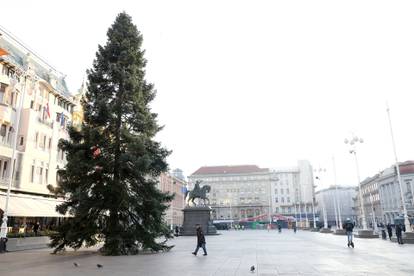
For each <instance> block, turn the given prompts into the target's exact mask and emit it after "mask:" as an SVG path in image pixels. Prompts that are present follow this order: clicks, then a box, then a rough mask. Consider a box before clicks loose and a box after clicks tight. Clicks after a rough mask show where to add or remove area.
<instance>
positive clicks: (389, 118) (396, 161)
mask: <svg viewBox="0 0 414 276" xmlns="http://www.w3.org/2000/svg"><path fill="white" fill-rule="evenodd" d="M387 114H388V122H389V124H390V133H391V140H392V148H393V151H394V158H395V169H396V171H397V177H398V184H399V185H400V193H401V204H402V211H403V215H404V225H405V229H406V230H405V231H406V235H407V233H411V232H412V230H411V225H410V221H409V220H408V212H407V207H406V206H405V199H404V193H403V187H402V180H401V173H400V166H399V164H398V158H397V150H396V148H395V140H394V133H393V131H392V124H391V115H390V108H389V107H388V104H387ZM412 235H413V234H410V236H412ZM410 238H411V239H412V238H413V237H410Z"/></svg>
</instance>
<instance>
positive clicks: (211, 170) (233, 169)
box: [192, 165, 269, 175]
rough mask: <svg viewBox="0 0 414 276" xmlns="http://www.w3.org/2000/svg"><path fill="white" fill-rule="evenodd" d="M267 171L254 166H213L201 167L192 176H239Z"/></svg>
mask: <svg viewBox="0 0 414 276" xmlns="http://www.w3.org/2000/svg"><path fill="white" fill-rule="evenodd" d="M267 171H269V169H264V168H259V167H258V166H256V165H240V166H214V167H201V168H199V169H198V170H196V171H195V172H193V174H192V175H197V174H239V173H256V172H267Z"/></svg>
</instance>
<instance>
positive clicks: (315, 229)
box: [310, 227, 319, 232]
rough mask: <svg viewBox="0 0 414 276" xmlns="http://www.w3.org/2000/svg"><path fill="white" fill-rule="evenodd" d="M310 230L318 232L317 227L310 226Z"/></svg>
mask: <svg viewBox="0 0 414 276" xmlns="http://www.w3.org/2000/svg"><path fill="white" fill-rule="evenodd" d="M310 230H311V232H319V229H318V228H313V227H312V228H311V229H310Z"/></svg>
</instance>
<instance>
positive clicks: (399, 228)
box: [395, 223, 404, 244]
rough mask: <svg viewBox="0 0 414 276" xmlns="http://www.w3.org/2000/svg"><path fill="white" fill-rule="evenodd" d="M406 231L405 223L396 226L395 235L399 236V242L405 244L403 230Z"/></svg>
mask: <svg viewBox="0 0 414 276" xmlns="http://www.w3.org/2000/svg"><path fill="white" fill-rule="evenodd" d="M403 231H404V227H403V225H401V224H400V223H399V224H397V225H396V226H395V235H396V236H397V242H398V243H399V244H404V243H403V240H402V232H403Z"/></svg>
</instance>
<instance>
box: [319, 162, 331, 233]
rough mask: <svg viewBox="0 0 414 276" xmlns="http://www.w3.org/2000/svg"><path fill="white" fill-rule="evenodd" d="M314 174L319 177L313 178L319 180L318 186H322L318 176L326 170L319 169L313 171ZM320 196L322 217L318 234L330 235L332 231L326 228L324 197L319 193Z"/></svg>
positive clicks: (326, 216)
mask: <svg viewBox="0 0 414 276" xmlns="http://www.w3.org/2000/svg"><path fill="white" fill-rule="evenodd" d="M315 172H319V175H318V176H316V177H315V178H316V179H317V180H319V186H322V184H321V178H320V175H321V174H322V173H325V172H326V169H323V168H319V170H315ZM320 196H321V205H322V215H323V228H322V229H321V230H320V232H321V233H331V232H332V231H331V230H330V229H329V228H328V215H327V213H326V206H325V199H324V195H323V194H322V193H320Z"/></svg>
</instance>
